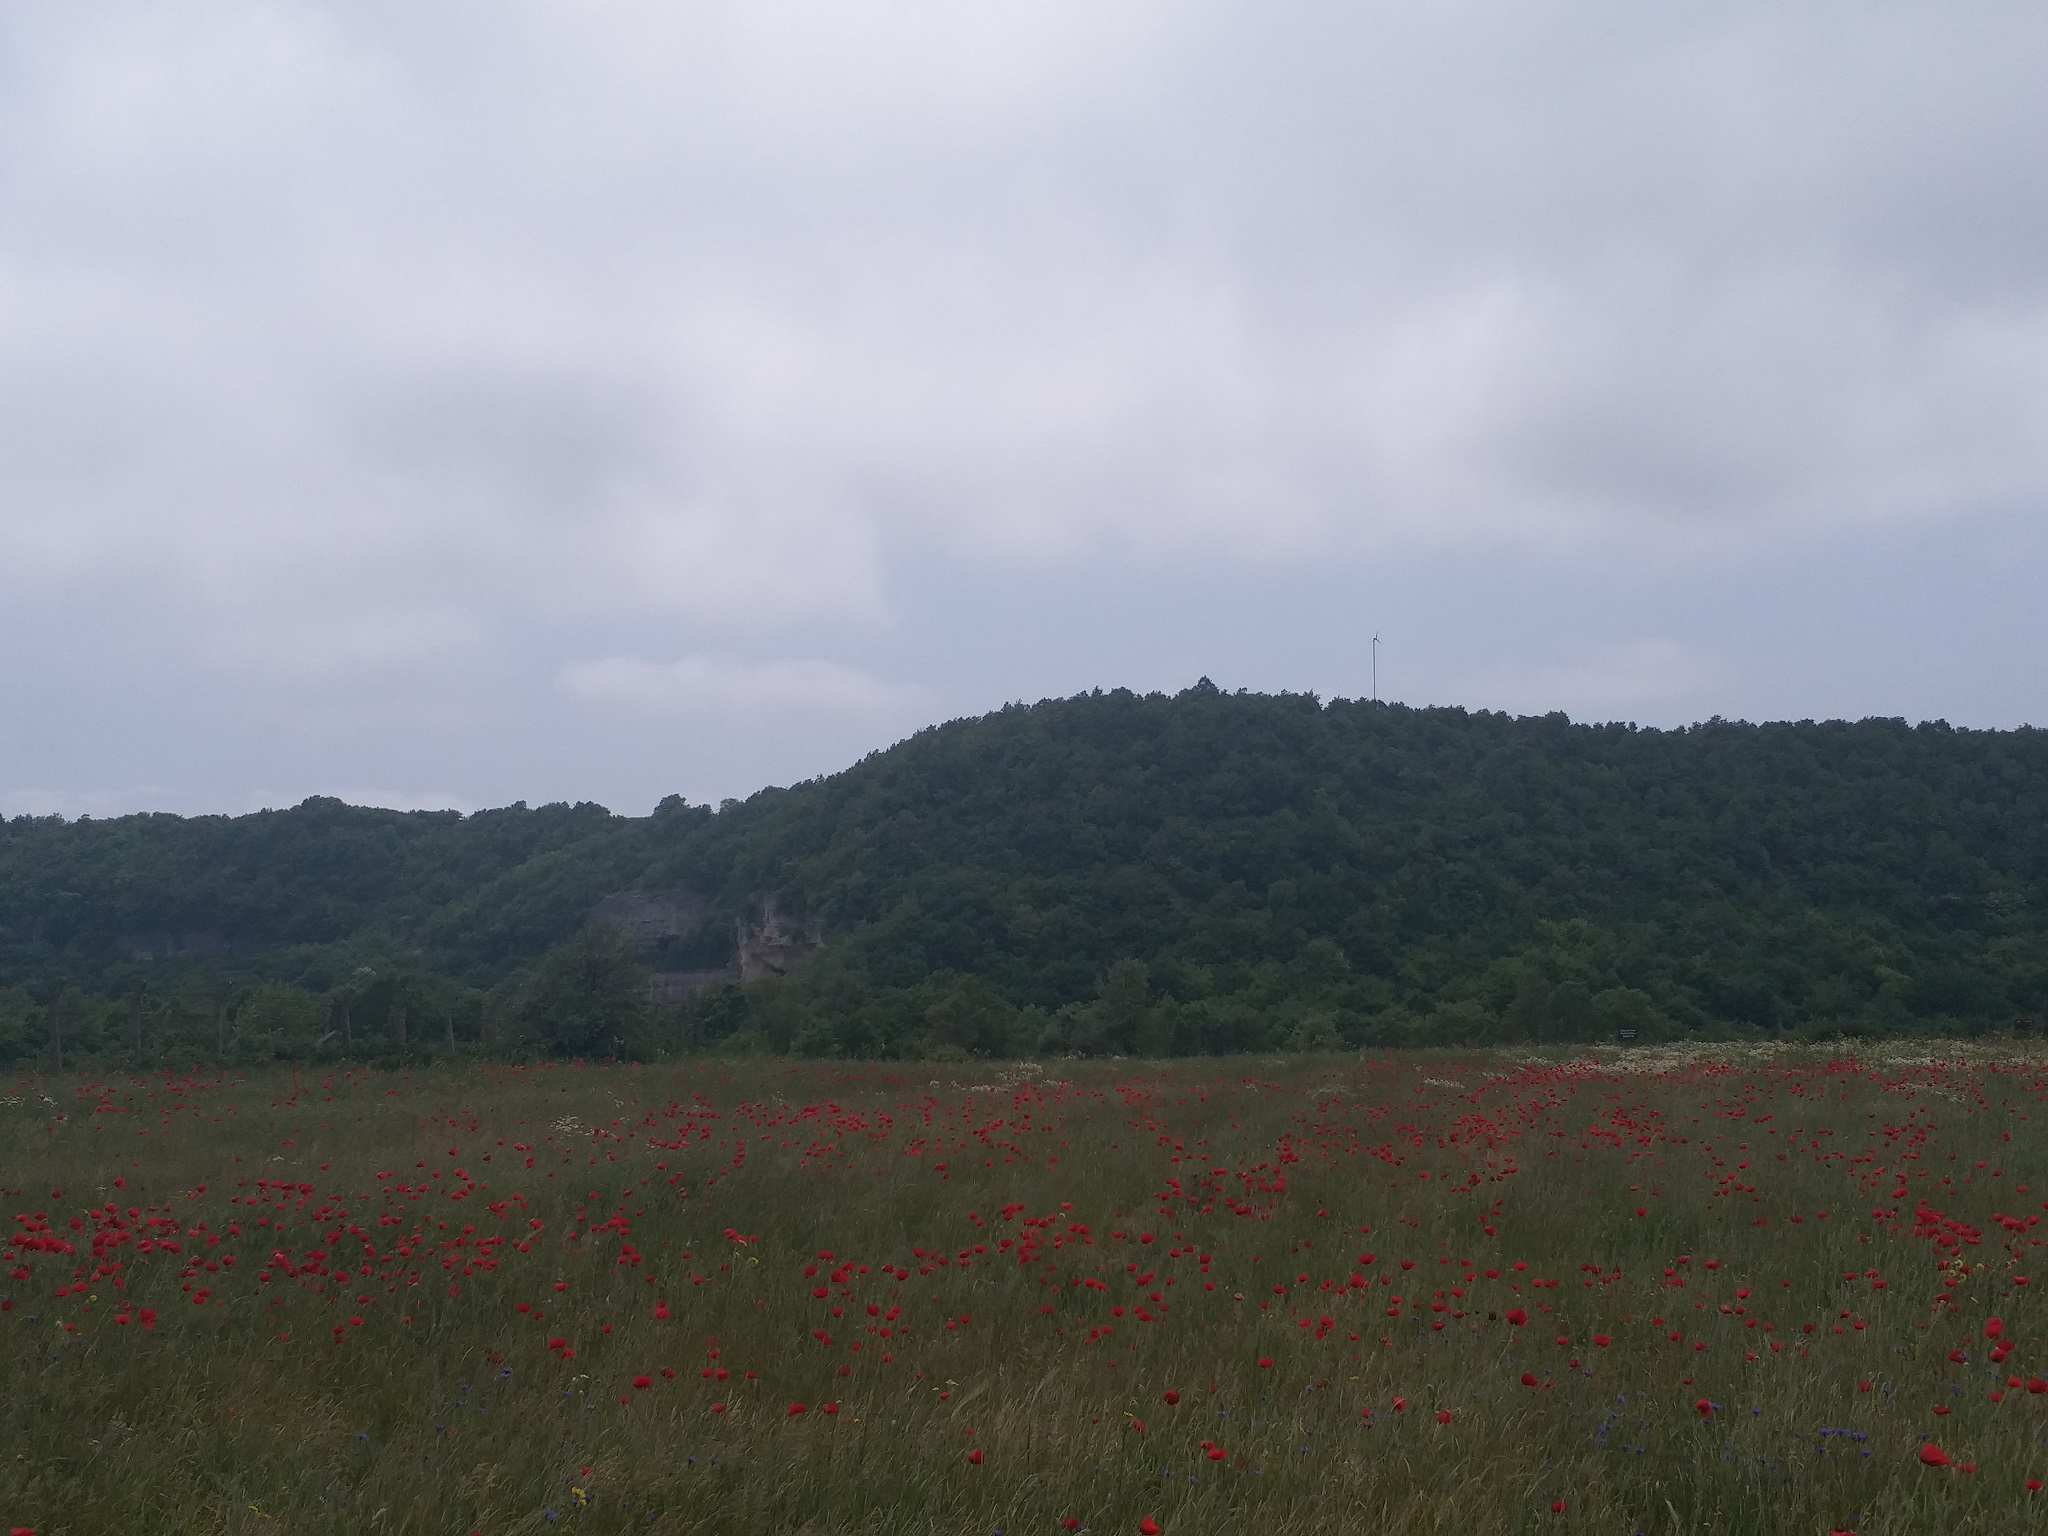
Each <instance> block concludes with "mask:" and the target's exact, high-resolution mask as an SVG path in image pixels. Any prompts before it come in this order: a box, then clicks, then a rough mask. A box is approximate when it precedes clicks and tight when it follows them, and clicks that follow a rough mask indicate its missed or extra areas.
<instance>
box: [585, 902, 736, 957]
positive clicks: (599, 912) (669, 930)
mask: <svg viewBox="0 0 2048 1536" xmlns="http://www.w3.org/2000/svg"><path fill="white" fill-rule="evenodd" d="M710 910H711V903H709V902H708V901H706V900H705V899H704V898H703V897H702V896H699V895H698V894H697V893H696V892H695V891H687V890H680V889H679V890H672V891H620V892H619V893H618V894H617V895H615V896H607V897H605V899H604V900H603V901H601V902H599V903H598V904H597V907H596V908H595V909H594V910H593V911H592V912H591V914H590V921H591V925H592V926H593V927H599V928H616V929H618V930H619V931H620V932H621V933H623V934H625V935H626V936H627V937H628V938H630V939H631V940H632V941H633V943H634V946H635V947H636V948H638V949H640V950H643V951H658V950H660V949H661V948H663V947H664V945H665V944H666V943H667V942H671V941H673V940H676V939H680V938H682V937H684V936H685V935H687V934H689V933H691V932H693V931H694V930H695V929H696V927H697V925H698V924H699V923H701V922H703V921H704V914H705V913H706V912H708V911H710Z"/></svg>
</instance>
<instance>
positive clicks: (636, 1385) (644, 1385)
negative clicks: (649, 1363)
mask: <svg viewBox="0 0 2048 1536" xmlns="http://www.w3.org/2000/svg"><path fill="white" fill-rule="evenodd" d="M653 1385H654V1378H653V1377H652V1376H635V1377H634V1378H633V1390H634V1391H636V1392H645V1391H646V1390H647V1389H648V1388H649V1387H651V1386H653Z"/></svg>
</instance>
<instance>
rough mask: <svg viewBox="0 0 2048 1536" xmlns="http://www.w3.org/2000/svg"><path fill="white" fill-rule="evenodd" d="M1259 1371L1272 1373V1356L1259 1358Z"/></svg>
mask: <svg viewBox="0 0 2048 1536" xmlns="http://www.w3.org/2000/svg"><path fill="white" fill-rule="evenodd" d="M1259 1369H1260V1370H1262V1371H1270V1370H1271V1369H1273V1359H1272V1357H1271V1356H1270V1355H1261V1356H1259ZM1146 1518H1147V1519H1150V1518H1151V1517H1150V1516H1149V1515H1148V1516H1147V1517H1146Z"/></svg>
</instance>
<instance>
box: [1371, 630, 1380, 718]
mask: <svg viewBox="0 0 2048 1536" xmlns="http://www.w3.org/2000/svg"><path fill="white" fill-rule="evenodd" d="M1372 701H1373V703H1375V704H1377V703H1379V701H1380V637H1379V636H1378V635H1374V636H1373V637H1372Z"/></svg>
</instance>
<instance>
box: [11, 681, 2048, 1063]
mask: <svg viewBox="0 0 2048 1536" xmlns="http://www.w3.org/2000/svg"><path fill="white" fill-rule="evenodd" d="M2044 880H2048V733H2044V732H2041V731H2035V730H2031V729H2026V730H2019V731H1964V730H1955V729H1952V728H1950V727H1948V726H1947V725H1945V724H1941V723H1939V722H1936V723H1931V724H1922V725H1918V726H1908V725H1907V724H1905V723H1904V722H1902V721H1897V720H1882V719H1877V720H1864V721H1860V722H1856V723H1847V722H1825V723H1813V722H1800V723H1798V724H1777V725H1762V726H1754V725H1747V724H1739V723H1731V722H1726V721H1721V720H1712V721H1708V722H1706V723H1705V724H1702V725H1697V726H1693V727H1691V728H1689V729H1684V730H1673V731H1658V730H1639V729H1637V728H1635V727H1633V726H1622V725H1603V726H1587V725H1574V724H1572V723H1571V722H1570V721H1568V720H1566V719H1565V718H1564V717H1563V716H1562V715H1550V716H1544V717H1540V718H1513V717H1509V716H1506V715H1499V714H1488V713H1467V712H1465V711H1463V710H1456V709H1420V710H1418V709H1409V708H1406V707H1403V706H1399V705H1388V704H1378V703H1367V702H1359V701H1347V700H1337V701H1334V702H1332V703H1329V704H1327V705H1326V704H1323V703H1320V702H1319V701H1318V700H1317V699H1315V698H1314V697H1312V696H1308V695H1290V694H1281V695H1277V696H1276V695H1258V694H1248V693H1224V692H1221V691H1219V690H1217V689H1216V688H1214V687H1213V686H1210V685H1209V684H1208V683H1207V682H1206V681H1205V682H1203V683H1202V684H1200V685H1198V686H1196V687H1194V688H1191V689H1189V690H1187V691H1186V692H1183V693H1181V694H1178V695H1174V696H1170V697H1169V696H1165V695H1158V694H1152V695H1136V694H1132V693H1129V692H1124V691H1117V692H1108V693H1104V692H1096V693H1091V694H1086V695H1082V696H1079V697H1075V698H1070V699H1061V700H1054V701H1048V702H1045V703H1040V704H1037V705H1031V706H1023V705H1019V706H1014V707H1011V708H1007V709H1004V710H1001V711H999V712H997V713H995V714H992V715H988V716H985V717H982V718H980V719H975V720H963V721H956V722H953V723H951V724H948V725H944V726H938V727H934V728H932V729H929V730H926V731H922V732H920V733H918V734H917V735H916V736H913V737H912V738H910V739H909V740H907V741H905V742H902V743H900V744H898V745H897V746H895V747H893V748H891V749H889V750H888V751H886V752H880V753H876V754H874V755H873V756H870V757H869V758H867V759H865V760H864V761H862V762H860V763H858V764H856V765H855V766H853V767H851V768H849V769H847V770H846V771H845V772H843V773H839V774H835V775H832V776H830V777H828V778H823V779H818V780H814V781H811V782H808V783H804V784H799V785H796V786H794V787H792V788H788V789H771V790H764V791H762V792H761V793H759V794H757V795H755V796H753V797H752V798H750V799H748V800H746V801H744V802H728V803H727V804H726V805H724V806H722V807H720V808H718V809H717V810H715V811H714V810H712V809H711V808H709V807H703V806H691V805H687V804H685V803H683V802H682V801H681V800H679V799H671V800H668V801H665V802H664V803H663V804H662V805H661V806H660V807H659V808H658V809H657V810H656V811H655V812H654V813H653V814H652V815H651V816H647V817H641V818H629V817H621V816H614V815H612V814H611V813H610V812H608V811H606V810H605V809H604V808H603V807H601V806H594V805H578V806H567V805H550V806H542V807H539V808H537V809H529V808H528V807H526V806H524V805H517V806H511V807H508V808H505V809H502V810H494V811H485V812H480V813H478V814H475V815H469V816H462V815H458V814H456V813H454V812H442V813H417V812H397V811H382V810H370V809H363V808H358V807H351V806H347V805H343V804H341V803H340V802H338V801H334V800H325V799H316V800H309V801H307V802H306V803H304V804H303V805H300V806H297V807H295V808H293V809H291V810H285V811H268V812H263V813H261V814H258V815H252V816H242V817H232V818H230V817H194V818H179V817H174V816H164V815H145V816H128V817H120V818H116V819H110V820H85V819H81V820H78V821H75V822H67V821H64V820H61V819H58V818H19V819H16V820H14V821H11V822H6V823H0V1058H7V1057H16V1058H18V1057H22V1056H26V1055H28V1054H30V1053H32V1052H38V1051H43V1050H47V1049H50V1048H52V1046H53V1045H54V1043H55V1042H54V1041H53V1039H52V1036H53V1033H54V1034H62V1032H63V1031H64V1030H65V1029H66V1027H67V1021H68V1028H69V1029H70V1031H71V1034H70V1037H69V1038H70V1041H71V1046H70V1048H71V1049H72V1051H73V1052H74V1053H77V1052H86V1053H92V1052H102V1053H104V1052H110V1051H122V1052H128V1053H131V1054H132V1053H138V1052H139V1053H142V1054H149V1053H150V1052H152V1051H163V1052H171V1053H175V1052H177V1051H179V1050H183V1051H186V1052H229V1053H235V1052H240V1053H242V1054H252V1053H253V1054H257V1055H261V1054H264V1053H272V1054H277V1053H282V1054H296V1055H305V1054H308V1053H311V1052H332V1051H339V1050H348V1051H350V1052H353V1053H356V1054H361V1053H364V1052H373V1053H376V1052H381V1053H385V1054H389V1053H391V1052H394V1051H407V1052H418V1051H423V1050H433V1049H449V1048H454V1049H474V1048H477V1047H479V1046H484V1047H488V1048H493V1049H506V1050H533V1049H543V1048H546V1049H554V1050H559V1051H611V1050H618V1051H634V1052H646V1051H655V1050H668V1049H677V1048H682V1047H684V1046H686V1045H688V1044H691V1043H697V1044H704V1043H715V1044H719V1045H720V1046H721V1048H730V1049H777V1050H788V1049H796V1050H801V1051H806V1052H814V1053H820V1054H833V1053H837V1054H849V1055H872V1054H885V1055H897V1054H911V1053H919V1052H926V1053H929V1052H933V1051H936V1052H940V1053H942V1054H952V1053H961V1052H965V1053H969V1054H980V1053H989V1054H1000V1053H1005V1052H1013V1051H1019V1050H1048V1051H1077V1052H1101V1051H1126V1052H1163V1051H1225V1050H1241V1049H1268V1048H1273V1047H1278V1046H1289V1045H1292V1046H1337V1045H1343V1044H1349V1045H1356V1044H1370V1043H1383V1044H1392V1043H1411V1042H1427V1041H1438V1040H1440V1041H1444V1042H1446V1043H1450V1042H1470V1041H1478V1040H1492V1039H1531V1040H1544V1039H1588V1038H1596V1037H1604V1038H1612V1037H1613V1036H1615V1035H1616V1034H1617V1033H1618V1032H1620V1031H1624V1030H1627V1031H1633V1032H1634V1034H1635V1037H1636V1038H1640V1039H1654V1038H1662V1037H1670V1036H1674V1035H1685V1034H1696V1033H1700V1032H1709V1031H1726V1030H1729V1029H1750V1030H1787V1029H1794V1030H1806V1031H1815V1030H1827V1031H1834V1030H1847V1031H1900V1030H1970V1031H1978V1030H1984V1029H1993V1028H2008V1027H2013V1026H2014V1025H2016V1024H2022V1023H2024V1024H2031V1021H2032V1020H2033V1019H2034V1017H2035V1016H2036V1015H2037V1014H2039V1013H2040V1012H2041V1010H2042V1009H2043V1007H2044V1004H2048V943H2044V938H2048V910H2044V904H2043V888H2044ZM634 891H642V892H665V893H681V895H680V896H678V897H677V898H676V900H677V901H678V902H680V903H682V904H681V905H675V904H674V903H672V906H674V909H675V910H687V911H688V912H689V913H691V914H692V919H691V921H690V923H689V925H688V928H687V931H678V932H666V933H662V934H660V935H659V936H658V937H655V938H652V939H650V938H649V936H648V934H647V933H644V932H642V933H637V934H635V933H632V932H629V931H627V929H626V928H622V927H617V926H607V923H606V922H605V921H604V920H602V911H603V910H604V909H603V907H602V904H603V903H604V902H605V900H606V898H607V897H612V896H614V895H616V894H617V893H620V892H634ZM771 907H772V909H773V910H774V911H775V912H776V913H778V914H780V915H781V918H782V920H783V921H784V922H785V924H786V926H788V927H790V928H791V929H792V930H793V931H799V932H801V933H802V934H804V935H815V936H816V937H817V938H820V939H822V941H823V942H822V946H821V947H818V948H817V949H816V952H815V953H814V954H812V955H810V957H809V958H808V959H806V960H804V961H803V963H801V964H797V965H794V966H793V967H790V968H788V974H787V975H781V976H776V975H769V976H766V977H765V978H764V979H761V980H756V981H750V982H748V983H747V984H745V985H741V984H739V982H738V980H737V973H735V979H734V980H733V981H732V982H731V983H730V984H721V977H720V976H719V975H718V974H716V973H718V972H720V971H721V970H723V969H725V968H729V967H732V966H733V965H734V962H735V959H736V953H735V951H736V946H737V944H738V941H739V934H740V931H741V929H742V928H743V927H744V926H745V925H747V924H749V923H753V924H756V925H757V926H758V925H759V924H760V923H761V921H762V918H763V914H764V913H765V912H767V911H768V910H769V909H770V908H771ZM594 917H596V918H598V920H597V921H593V918H594ZM650 973H661V974H663V975H674V976H681V977H685V978H687V979H688V981H689V985H688V986H687V987H686V988H681V989H676V990H674V991H673V992H672V993H671V994H664V993H663V992H662V989H661V988H660V986H659V985H656V986H655V987H654V988H652V989H650V987H649V985H648V977H649V974H650ZM665 998H680V999H681V1000H680V1001H672V1002H668V1001H664V999H665Z"/></svg>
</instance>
